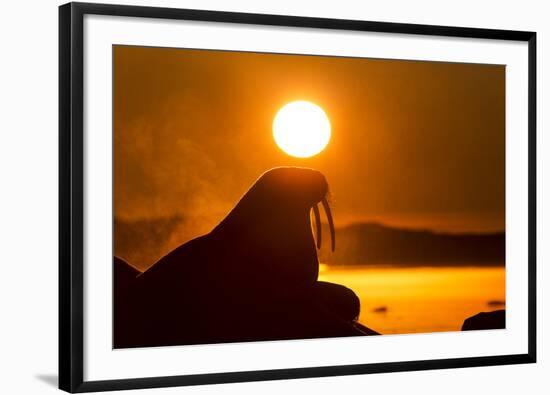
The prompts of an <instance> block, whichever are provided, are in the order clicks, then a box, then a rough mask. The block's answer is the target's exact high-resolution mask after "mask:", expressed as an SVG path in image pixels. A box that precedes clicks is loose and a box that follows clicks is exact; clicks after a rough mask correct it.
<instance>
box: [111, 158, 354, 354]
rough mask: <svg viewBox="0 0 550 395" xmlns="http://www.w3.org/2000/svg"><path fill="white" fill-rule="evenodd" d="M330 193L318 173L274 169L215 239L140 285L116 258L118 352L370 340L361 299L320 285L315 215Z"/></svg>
mask: <svg viewBox="0 0 550 395" xmlns="http://www.w3.org/2000/svg"><path fill="white" fill-rule="evenodd" d="M327 192H328V184H327V182H326V180H325V178H324V176H323V175H322V174H321V173H319V172H317V171H314V170H310V169H301V168H276V169H272V170H270V171H268V172H266V173H264V174H263V175H262V176H261V177H260V178H259V179H258V180H257V181H256V183H255V184H254V185H253V186H252V188H250V190H249V191H248V192H247V193H246V194H245V195H244V196H243V197H242V198H241V200H240V201H239V203H238V204H237V205H236V206H235V207H234V209H233V210H232V211H231V212H230V213H229V214H228V216H227V217H226V218H225V219H224V220H223V221H222V222H221V223H220V224H219V225H218V226H216V227H215V228H214V229H213V230H212V231H211V232H210V233H208V234H206V235H204V236H201V237H198V238H196V239H194V240H191V241H189V242H187V243H185V244H183V245H181V246H180V247H178V248H176V249H175V250H173V251H172V252H170V253H169V254H168V255H166V256H164V257H163V258H161V259H160V260H159V261H158V262H157V263H155V264H154V265H153V266H152V267H151V268H150V269H148V270H147V271H145V272H143V273H137V274H136V275H135V278H134V280H133V281H128V277H130V278H131V277H133V274H135V272H134V271H133V269H132V268H131V267H129V265H127V264H126V263H125V262H123V261H121V260H115V282H117V281H118V280H117V273H118V278H119V279H120V289H119V290H118V291H115V328H114V332H115V334H114V343H115V347H116V348H119V347H136V346H160V345H174V344H197V343H217V342H231V341H248V340H274V339H291V338H310V337H331V336H349V335H359V334H364V333H363V332H362V331H360V330H358V329H357V327H356V326H355V325H354V324H353V323H354V320H355V319H356V318H357V316H358V314H359V299H358V298H357V297H356V296H355V294H354V293H353V291H351V290H349V289H347V288H345V287H343V286H341V285H336V284H330V283H323V282H318V281H317V277H318V267H319V263H318V259H317V250H316V245H315V241H314V239H313V235H312V231H311V222H310V210H311V209H312V207H316V205H317V203H319V202H320V201H323V202H324V203H326V194H327ZM327 206H328V205H326V206H325V208H327ZM327 210H328V211H327V216H328V217H329V223H330V224H331V226H332V217H331V216H330V210H329V209H327ZM318 216H319V214H318V210H317V211H316V217H317V222H318V221H319V219H318ZM317 229H318V232H319V229H320V224H319V223H318V227H317ZM331 229H333V228H331ZM320 240H321V239H320V233H319V234H318V243H319V244H320ZM333 243H334V236H333ZM117 265H118V266H122V267H123V268H118V270H117V268H116V266H117ZM126 266H128V267H126ZM118 286H119V284H115V289H116V288H117V287H118Z"/></svg>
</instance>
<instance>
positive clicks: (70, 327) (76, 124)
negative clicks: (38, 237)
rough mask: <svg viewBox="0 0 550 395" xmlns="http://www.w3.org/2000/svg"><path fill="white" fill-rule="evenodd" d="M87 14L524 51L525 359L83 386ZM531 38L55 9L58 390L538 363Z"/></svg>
mask: <svg viewBox="0 0 550 395" xmlns="http://www.w3.org/2000/svg"><path fill="white" fill-rule="evenodd" d="M87 14H96V15H112V16H121V17H146V18H160V19H173V20H192V21H210V22H230V23H240V24H256V25H271V26H282V27H306V28H323V29H336V30H354V31H364V32H385V33H402V34H414V35H428V36H448V37H462V38H474V39H493V40H511V41H522V42H527V43H528V62H529V64H528V70H529V75H528V133H529V136H528V155H529V158H528V172H529V176H528V178H529V179H528V188H529V190H528V196H529V197H528V203H529V208H528V228H529V235H528V250H529V251H528V257H529V258H528V300H529V311H528V337H529V338H528V352H527V353H526V354H516V355H499V356H483V357H470V358H452V359H437V360H419V361H411V362H390V363H373V364H357V365H346V366H322V367H308V368H295V369H280V370H262V371H243V372H230V373H229V372H228V373H214V374H193V375H183V376H165V377H144V378H134V379H120V380H107V381H84V377H83V370H84V351H83V309H84V305H83V284H84V272H83V232H84V225H85V224H84V221H83V203H84V202H83V198H84V195H83V177H84V173H83V170H84V169H83V149H84V147H83V144H84V139H83V95H84V86H83V39H84V36H83V34H84V33H83V19H84V16H85V15H87ZM535 287H536V33H535V32H526V31H510V30H493V29H478V28H462V27H449V26H428V25H415V24H404V23H386V22H367V21H358V20H340V19H325V18H310V17H295V16H284V15H266V14H249V13H235V12H218V11H204V10H188V9H172V8H156V7H141V6H122V5H108V4H88V3H69V4H65V5H62V6H60V8H59V388H60V389H62V390H65V391H68V392H89V391H106V390H123V389H138V388H154V387H170V386H186V385H198V384H216V383H233V382H244V381H260V380H279V379H295V378H310V377H321V376H340V375H354V374H366V373H382V372H400V371H414V370H427V369H448V368H461V367H474V366H489V365H507V364H520V363H534V362H535V361H536V289H535Z"/></svg>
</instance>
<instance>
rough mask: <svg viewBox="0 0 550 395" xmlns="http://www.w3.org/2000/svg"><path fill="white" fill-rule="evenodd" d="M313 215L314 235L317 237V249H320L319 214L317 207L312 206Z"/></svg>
mask: <svg viewBox="0 0 550 395" xmlns="http://www.w3.org/2000/svg"><path fill="white" fill-rule="evenodd" d="M312 209H313V215H314V216H315V235H316V236H317V249H318V250H320V249H321V214H320V213H319V206H317V205H316V204H315V205H313V207H312Z"/></svg>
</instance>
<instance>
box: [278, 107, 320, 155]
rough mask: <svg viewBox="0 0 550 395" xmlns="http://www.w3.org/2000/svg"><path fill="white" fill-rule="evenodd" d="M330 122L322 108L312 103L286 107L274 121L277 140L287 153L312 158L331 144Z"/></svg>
mask: <svg viewBox="0 0 550 395" xmlns="http://www.w3.org/2000/svg"><path fill="white" fill-rule="evenodd" d="M330 134H331V132H330V121H329V119H328V117H327V114H325V112H324V111H323V109H322V108H321V107H319V106H318V105H317V104H314V103H312V102H309V101H305V100H300V101H293V102H290V103H288V104H286V105H284V106H283V107H282V108H281V109H280V110H279V111H278V112H277V115H275V119H274V120H273V138H274V139H275V142H276V143H277V145H278V146H279V148H281V149H282V150H283V151H284V152H286V153H287V154H289V155H292V156H295V157H298V158H309V157H310V156H313V155H316V154H318V153H319V152H321V151H322V150H323V149H324V148H325V147H326V146H327V144H328V142H329V141H330Z"/></svg>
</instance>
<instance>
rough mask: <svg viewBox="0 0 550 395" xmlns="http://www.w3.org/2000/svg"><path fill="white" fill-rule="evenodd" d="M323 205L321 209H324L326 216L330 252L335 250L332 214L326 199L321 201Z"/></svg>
mask: <svg viewBox="0 0 550 395" xmlns="http://www.w3.org/2000/svg"><path fill="white" fill-rule="evenodd" d="M321 202H322V203H323V208H324V209H325V214H326V216H327V220H328V227H329V229H330V241H331V249H332V252H334V250H335V249H336V232H335V230H334V221H333V220H332V213H331V212H330V206H329V204H328V201H327V198H326V197H324V198H323V200H321Z"/></svg>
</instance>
